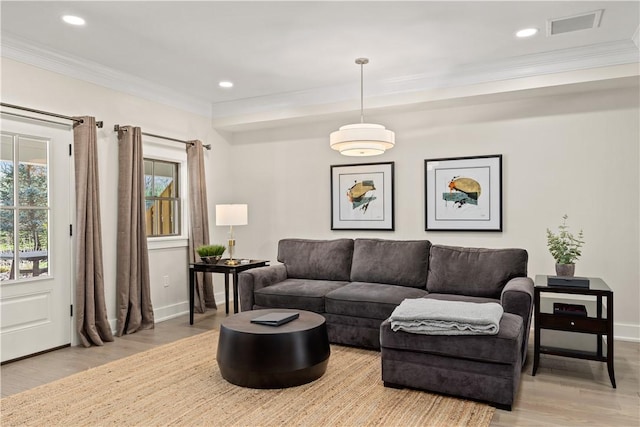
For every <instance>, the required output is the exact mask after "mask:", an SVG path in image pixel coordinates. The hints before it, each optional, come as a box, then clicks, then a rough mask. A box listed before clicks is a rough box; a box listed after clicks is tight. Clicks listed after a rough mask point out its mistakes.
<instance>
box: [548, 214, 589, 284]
mask: <svg viewBox="0 0 640 427" xmlns="http://www.w3.org/2000/svg"><path fill="white" fill-rule="evenodd" d="M567 218H569V217H568V215H567V214H565V215H564V216H563V217H562V224H560V225H559V226H558V230H559V231H558V233H557V234H555V233H553V232H552V231H551V230H549V229H548V228H547V246H548V247H549V252H551V255H552V256H553V259H555V260H556V274H557V275H558V276H573V274H574V272H575V267H576V265H575V262H576V261H577V260H578V258H580V255H582V252H581V251H580V248H581V247H582V245H584V240H582V239H583V234H582V230H580V232H579V233H578V236H577V237H576V236H574V235H573V234H572V233H571V232H570V231H569V226H568V225H567Z"/></svg>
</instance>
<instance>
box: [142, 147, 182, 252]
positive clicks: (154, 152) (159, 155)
mask: <svg viewBox="0 0 640 427" xmlns="http://www.w3.org/2000/svg"><path fill="white" fill-rule="evenodd" d="M142 145H143V157H144V159H145V160H157V161H161V162H168V163H175V164H177V165H178V192H177V198H178V199H179V207H178V212H179V213H178V217H179V219H178V221H180V223H179V228H178V229H179V230H180V234H174V235H170V236H147V246H148V248H149V250H155V249H167V248H177V247H187V246H189V223H188V218H189V210H188V200H187V197H188V194H189V193H188V183H187V179H188V178H187V151H186V149H185V147H184V146H181V145H180V144H175V143H171V142H169V141H164V140H157V139H155V138H153V137H148V136H143V139H142ZM145 202H146V197H145Z"/></svg>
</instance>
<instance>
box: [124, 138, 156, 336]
mask: <svg viewBox="0 0 640 427" xmlns="http://www.w3.org/2000/svg"><path fill="white" fill-rule="evenodd" d="M145 226H146V223H145V202H144V159H143V156H142V131H141V130H140V128H139V127H132V126H122V127H120V130H119V131H118V247H117V250H118V253H117V270H116V294H117V295H116V320H117V324H116V335H117V336H122V334H131V333H133V332H136V331H139V330H142V329H153V326H154V320H153V307H152V305H151V284H150V280H149V253H148V251H147V233H146V228H145Z"/></svg>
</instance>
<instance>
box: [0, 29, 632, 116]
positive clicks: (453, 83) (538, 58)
mask: <svg viewBox="0 0 640 427" xmlns="http://www.w3.org/2000/svg"><path fill="white" fill-rule="evenodd" d="M638 37H639V36H638V30H636V32H635V34H634V35H633V38H632V39H628V40H620V41H616V42H609V43H600V44H595V45H591V46H584V47H579V48H571V49H562V50H556V51H552V52H545V53H539V54H532V55H523V56H519V57H513V58H509V59H505V60H501V61H486V62H480V63H472V64H464V65H461V66H459V67H456V68H455V69H452V70H448V71H447V73H439V74H438V73H422V74H414V75H408V76H399V77H397V78H391V79H386V80H380V81H373V82H367V98H382V97H389V96H391V95H399V94H400V95H402V94H407V95H408V94H411V93H420V92H424V91H433V90H438V89H450V88H455V87H464V86H472V85H478V84H482V83H490V82H497V81H505V80H513V79H522V78H527V77H535V76H543V75H549V74H556V73H566V72H572V71H581V70H588V69H594V68H601V67H607V66H614V65H623V64H632V63H633V64H638V63H639V62H640V51H639V49H638ZM0 48H1V55H2V56H3V57H6V58H9V59H13V60H16V61H19V62H24V63H27V64H30V65H34V66H36V67H39V68H43V69H46V70H49V71H53V72H56V73H59V74H63V75H66V76H69V77H73V78H77V79H80V80H84V81H87V82H90V83H94V84H97V85H100V86H104V87H107V88H110V89H113V90H116V91H119V92H124V93H128V94H130V95H133V96H137V97H140V98H144V99H148V100H151V101H154V102H158V103H161V104H164V105H168V106H172V107H175V108H178V109H181V110H183V111H188V112H192V113H195V114H198V115H202V116H205V117H210V118H212V119H213V120H214V122H227V121H230V122H237V121H238V120H240V121H243V119H242V117H244V119H246V118H249V117H259V116H260V115H262V114H265V113H268V114H267V115H270V116H271V117H276V116H280V117H282V118H287V117H291V113H292V111H298V112H299V111H304V110H318V109H319V111H321V110H323V106H325V105H327V104H333V105H334V106H338V105H339V106H340V108H341V109H342V111H351V110H352V109H354V108H355V107H354V106H355V105H356V104H355V103H354V104H353V105H351V104H352V102H353V101H354V100H355V99H356V95H357V90H356V89H357V87H355V86H354V85H340V86H333V87H324V88H315V89H310V90H302V91H293V92H287V93H278V94H271V95H265V96H259V97H253V98H245V99H239V100H234V101H227V102H220V103H214V104H211V103H210V102H209V101H207V100H204V99H200V98H194V97H190V96H185V95H184V94H182V93H180V92H177V91H175V90H173V89H170V88H167V87H165V86H161V85H158V84H155V83H152V82H149V81H148V80H146V79H143V78H140V77H136V76H134V75H131V74H127V73H123V72H120V71H117V70H114V69H112V68H109V67H106V66H104V65H101V64H98V63H94V62H89V61H86V60H83V59H81V58H78V57H73V56H70V55H67V54H63V53H62V52H59V51H55V50H52V49H49V48H47V47H45V46H42V45H35V44H33V43H32V42H28V41H26V40H24V39H22V38H19V37H16V36H14V35H3V37H2V40H0ZM368 102H370V101H368Z"/></svg>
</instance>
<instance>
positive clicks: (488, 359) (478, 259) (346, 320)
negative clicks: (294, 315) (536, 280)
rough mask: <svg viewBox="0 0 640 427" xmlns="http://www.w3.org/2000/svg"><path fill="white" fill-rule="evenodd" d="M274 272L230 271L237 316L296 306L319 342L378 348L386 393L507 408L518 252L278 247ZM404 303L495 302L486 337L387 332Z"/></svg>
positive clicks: (393, 244) (308, 244)
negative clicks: (306, 314)
mask: <svg viewBox="0 0 640 427" xmlns="http://www.w3.org/2000/svg"><path fill="white" fill-rule="evenodd" d="M278 261H279V262H280V263H282V264H277V265H272V266H268V267H261V268H256V269H251V270H247V271H244V272H242V273H240V275H239V280H238V287H239V296H240V306H241V310H242V311H246V310H254V309H261V308H296V309H301V310H308V311H313V312H316V313H320V314H322V315H323V316H324V317H325V318H326V321H327V331H328V334H329V340H330V341H331V342H333V343H337V344H345V345H353V346H358V347H365V348H373V349H380V350H381V357H382V379H383V381H384V382H385V385H386V386H392V387H411V388H418V389H424V390H431V391H436V392H440V393H446V394H452V395H457V396H462V397H467V398H471V399H478V400H484V401H489V402H492V403H494V404H496V405H499V406H502V407H507V408H510V407H511V404H512V403H513V399H514V396H515V394H516V391H517V387H518V384H519V379H520V371H521V368H522V363H523V362H524V360H525V358H526V354H527V342H528V336H529V334H528V331H529V326H530V322H531V313H532V309H533V281H532V280H531V279H529V278H528V277H527V261H528V255H527V252H526V251H525V250H524V249H481V248H463V247H451V246H443V245H432V244H431V242H429V241H428V240H413V241H407V240H403V241H400V240H383V239H355V240H352V239H337V240H305V239H283V240H281V241H280V242H279V245H278ZM407 298H437V299H445V300H455V301H468V302H498V303H500V304H501V305H502V307H503V309H504V315H503V317H502V319H501V321H500V331H499V333H498V334H497V335H492V336H486V335H484V336H473V335H472V336H430V335H420V334H413V333H407V332H402V331H398V332H393V331H392V330H391V328H390V325H389V322H388V321H387V319H388V318H389V316H390V315H391V313H392V312H393V310H394V309H395V308H396V307H397V306H398V305H399V304H400V303H401V302H402V301H403V300H404V299H407Z"/></svg>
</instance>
